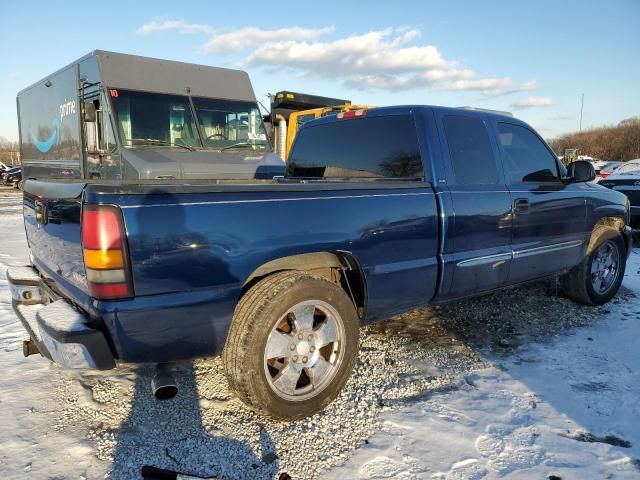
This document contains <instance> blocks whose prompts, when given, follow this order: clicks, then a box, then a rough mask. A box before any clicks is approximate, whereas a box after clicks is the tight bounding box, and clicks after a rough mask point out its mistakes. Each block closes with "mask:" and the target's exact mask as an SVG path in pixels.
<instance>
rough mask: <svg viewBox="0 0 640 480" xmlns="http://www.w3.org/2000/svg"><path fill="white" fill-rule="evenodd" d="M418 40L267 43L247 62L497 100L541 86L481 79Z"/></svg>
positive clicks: (384, 37) (369, 37)
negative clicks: (467, 92) (476, 94)
mask: <svg viewBox="0 0 640 480" xmlns="http://www.w3.org/2000/svg"><path fill="white" fill-rule="evenodd" d="M419 37H420V31H419V30H417V29H407V28H405V29H393V28H387V29H385V30H378V31H371V32H367V33H364V34H358V35H351V36H349V37H346V38H340V39H337V40H330V41H311V42H310V41H300V40H297V39H296V40H290V39H288V40H283V41H279V42H268V43H265V44H261V45H259V46H258V47H257V48H256V49H254V50H253V52H251V53H250V54H249V56H248V57H247V59H246V63H247V64H248V65H258V66H270V67H273V66H281V67H289V68H293V69H296V70H299V71H301V72H302V73H304V74H306V75H312V76H320V77H325V78H340V79H342V80H343V81H344V83H345V84H346V85H348V86H351V87H360V88H369V89H378V90H391V91H393V90H410V89H419V88H437V89H443V90H475V91H479V92H481V93H482V94H483V95H486V96H497V95H505V94H508V93H513V92H520V91H524V90H532V89H534V88H535V87H536V83H535V81H533V80H529V81H527V82H524V83H522V84H516V83H515V82H513V80H511V79H510V78H508V77H505V78H477V77H476V74H475V72H474V71H473V70H471V69H469V68H465V67H463V66H461V65H460V64H459V63H458V62H456V61H452V60H448V59H445V58H443V56H442V54H441V53H440V51H439V50H438V48H437V47H435V46H433V45H424V44H422V45H421V44H416V43H415V42H416V40H417V39H418V38H419Z"/></svg>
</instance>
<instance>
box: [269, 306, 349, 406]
mask: <svg viewBox="0 0 640 480" xmlns="http://www.w3.org/2000/svg"><path fill="white" fill-rule="evenodd" d="M344 338H345V331H344V324H343V321H342V317H341V316H340V314H339V313H338V312H337V311H336V309H335V308H333V307H332V306H331V305H329V304H328V303H326V302H323V301H321V300H307V301H304V302H300V303H298V304H296V305H294V306H293V307H291V308H290V309H289V310H288V311H287V312H286V313H285V314H284V316H283V317H282V318H280V319H279V320H278V322H277V323H276V325H275V326H274V327H273V329H272V330H271V333H270V334H269V337H268V338H267V345H266V348H265V352H264V370H265V374H266V376H267V381H268V383H269V386H270V387H271V389H272V390H273V391H274V392H275V393H276V395H278V396H279V397H280V398H283V399H285V400H290V401H303V400H307V399H309V398H312V397H314V396H316V395H317V394H318V393H319V392H320V391H321V390H322V389H323V388H325V387H326V386H327V385H328V384H329V383H330V382H331V380H332V379H333V378H334V376H335V375H336V373H337V372H338V370H339V368H340V365H341V364H342V361H343V357H344V345H343V341H344Z"/></svg>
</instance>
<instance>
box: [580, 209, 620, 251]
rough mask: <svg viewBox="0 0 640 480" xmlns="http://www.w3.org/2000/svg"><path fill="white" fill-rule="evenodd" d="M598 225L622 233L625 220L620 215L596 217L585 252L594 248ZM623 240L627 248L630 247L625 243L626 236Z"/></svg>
mask: <svg viewBox="0 0 640 480" xmlns="http://www.w3.org/2000/svg"><path fill="white" fill-rule="evenodd" d="M598 227H607V228H611V229H613V230H617V231H618V232H620V233H622V231H623V230H624V227H625V221H624V219H623V218H622V217H602V218H600V219H598V221H597V222H596V224H595V225H594V226H593V229H592V230H591V235H590V236H589V243H588V244H587V254H589V253H591V251H592V250H593V248H594V241H595V240H596V238H597V236H596V235H595V232H596V231H597V230H598ZM624 241H625V246H626V248H627V250H628V249H629V248H631V245H628V244H627V239H626V238H624Z"/></svg>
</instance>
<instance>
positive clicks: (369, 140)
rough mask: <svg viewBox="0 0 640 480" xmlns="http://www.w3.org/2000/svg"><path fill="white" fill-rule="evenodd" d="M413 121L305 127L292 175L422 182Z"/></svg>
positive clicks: (364, 120)
mask: <svg viewBox="0 0 640 480" xmlns="http://www.w3.org/2000/svg"><path fill="white" fill-rule="evenodd" d="M423 175H424V172H423V168H422V159H421V157H420V150H419V148H418V138H417V134H416V127H415V124H414V122H413V118H412V117H411V116H409V115H386V116H380V117H364V118H358V119H348V120H338V121H335V122H330V123H321V124H319V125H313V126H308V127H305V128H304V129H302V130H300V133H299V134H298V137H297V139H296V141H295V143H294V144H293V149H292V151H291V155H290V157H289V161H288V164H287V176H289V177H306V178H407V179H416V178H422V177H423Z"/></svg>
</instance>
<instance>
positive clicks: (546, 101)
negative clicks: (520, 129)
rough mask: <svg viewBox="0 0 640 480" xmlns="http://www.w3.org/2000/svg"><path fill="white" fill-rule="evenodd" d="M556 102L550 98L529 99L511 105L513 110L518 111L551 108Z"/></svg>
mask: <svg viewBox="0 0 640 480" xmlns="http://www.w3.org/2000/svg"><path fill="white" fill-rule="evenodd" d="M554 103H555V102H554V101H553V99H552V98H550V97H527V98H523V99H522V100H518V101H517V102H514V103H512V104H511V108H514V109H516V110H518V109H520V110H521V109H523V108H531V107H549V106H551V105H553V104H554Z"/></svg>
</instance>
